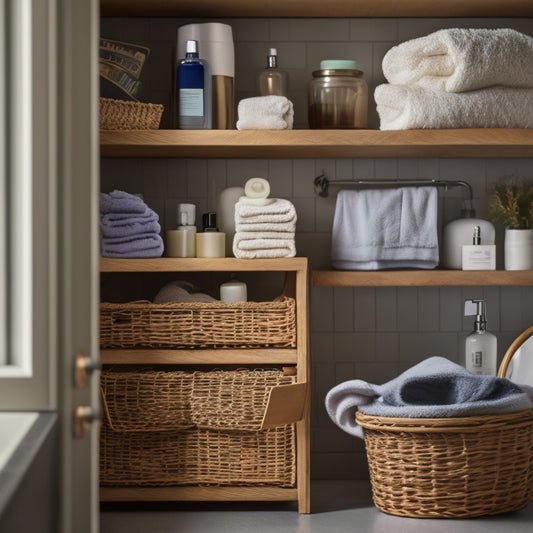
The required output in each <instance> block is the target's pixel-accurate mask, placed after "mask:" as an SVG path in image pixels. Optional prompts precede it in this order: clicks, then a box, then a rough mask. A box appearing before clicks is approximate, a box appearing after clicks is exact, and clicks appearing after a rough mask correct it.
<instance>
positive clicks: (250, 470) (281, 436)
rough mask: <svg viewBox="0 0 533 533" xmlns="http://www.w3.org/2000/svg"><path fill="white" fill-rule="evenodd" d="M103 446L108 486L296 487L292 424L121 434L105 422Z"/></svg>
mask: <svg viewBox="0 0 533 533" xmlns="http://www.w3.org/2000/svg"><path fill="white" fill-rule="evenodd" d="M100 442H101V444H100V482H101V484H102V485H104V486H143V487H149V486H172V485H174V486H179V485H219V486H230V485H231V486H236V485H240V486H255V485H268V486H279V487H293V486H294V484H295V479H296V474H295V434H294V427H293V426H279V427H275V428H270V429H267V430H263V431H255V432H251V431H242V432H239V431H217V430H203V429H186V430H184V431H177V432H168V431H165V432H160V433H118V432H115V431H112V430H111V429H110V427H109V425H108V424H107V423H104V424H102V431H101V437H100Z"/></svg>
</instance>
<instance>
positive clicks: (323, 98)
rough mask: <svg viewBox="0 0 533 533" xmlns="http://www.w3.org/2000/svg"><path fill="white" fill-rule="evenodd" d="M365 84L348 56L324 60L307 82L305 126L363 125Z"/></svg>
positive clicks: (365, 107) (337, 126) (366, 106)
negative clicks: (341, 58) (307, 124)
mask: <svg viewBox="0 0 533 533" xmlns="http://www.w3.org/2000/svg"><path fill="white" fill-rule="evenodd" d="M367 114H368V86H367V84H366V81H365V80H364V79H363V72H362V71H360V70H358V69H357V62H356V61H352V60H340V59H338V60H329V59H328V60H324V61H321V62H320V70H316V71H314V72H313V79H312V80H311V81H310V83H309V127H310V128H313V129H322V128H339V129H344V128H353V129H355V128H366V123H367Z"/></svg>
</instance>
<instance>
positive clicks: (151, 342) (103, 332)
mask: <svg viewBox="0 0 533 533" xmlns="http://www.w3.org/2000/svg"><path fill="white" fill-rule="evenodd" d="M100 345H101V347H102V348H104V349H105V348H122V349H131V348H168V349H192V348H261V347H270V348H294V347H295V346H296V315H295V301H294V299H293V298H289V297H286V296H282V297H279V298H276V299H275V300H274V301H272V302H236V303H223V302H213V303H204V302H188V303H170V304H153V303H150V302H131V303H121V304H116V303H102V304H100Z"/></svg>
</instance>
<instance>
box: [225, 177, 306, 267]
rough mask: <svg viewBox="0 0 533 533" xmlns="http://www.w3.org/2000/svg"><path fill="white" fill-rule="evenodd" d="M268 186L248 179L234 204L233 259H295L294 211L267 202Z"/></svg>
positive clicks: (277, 201)
mask: <svg viewBox="0 0 533 533" xmlns="http://www.w3.org/2000/svg"><path fill="white" fill-rule="evenodd" d="M269 194H270V184H269V183H268V181H267V180H265V179H263V178H250V179H249V180H248V181H247V182H246V184H245V187H244V196H241V197H240V198H239V200H238V201H237V203H236V204H235V236H234V238H233V255H234V256H235V257H239V258H243V259H255V258H275V257H294V256H295V255H296V245H295V232H296V219H297V217H296V209H295V207H294V205H293V204H292V203H291V202H290V201H289V200H285V199H282V198H269V197H268V196H269Z"/></svg>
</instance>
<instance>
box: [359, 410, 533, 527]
mask: <svg viewBox="0 0 533 533" xmlns="http://www.w3.org/2000/svg"><path fill="white" fill-rule="evenodd" d="M356 419H357V423H358V424H360V425H361V426H362V427H363V428H364V435H365V446H366V453H367V458H368V464H369V469H370V479H371V484H372V494H373V498H374V503H375V505H376V507H377V508H378V509H380V510H381V511H383V512H385V513H389V514H392V515H398V516H409V517H415V518H439V517H440V518H447V517H449V518H458V517H475V516H484V515H494V514H500V513H506V512H510V511H516V510H519V509H522V508H524V507H526V506H527V505H528V504H529V503H530V502H531V501H532V500H533V409H530V410H527V411H520V412H517V413H510V414H505V415H491V416H473V417H466V418H448V419H446V418H441V419H430V418H424V419H421V418H411V419H410V418H390V417H377V416H368V415H364V414H362V413H360V412H358V413H357V414H356Z"/></svg>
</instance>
